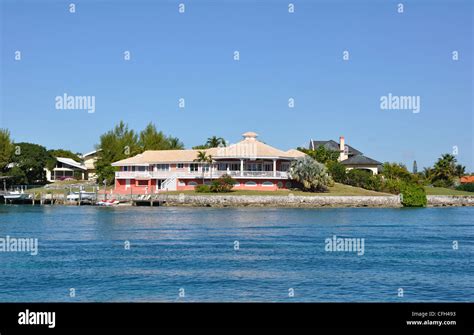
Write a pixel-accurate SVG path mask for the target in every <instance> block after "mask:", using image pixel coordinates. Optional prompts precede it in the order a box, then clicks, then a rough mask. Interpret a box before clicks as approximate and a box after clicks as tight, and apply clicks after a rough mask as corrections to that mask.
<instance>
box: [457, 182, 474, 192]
mask: <svg viewBox="0 0 474 335" xmlns="http://www.w3.org/2000/svg"><path fill="white" fill-rule="evenodd" d="M456 190H458V191H466V192H474V183H466V184H461V185H459V186H458V187H456Z"/></svg>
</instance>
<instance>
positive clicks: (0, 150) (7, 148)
mask: <svg viewBox="0 0 474 335" xmlns="http://www.w3.org/2000/svg"><path fill="white" fill-rule="evenodd" d="M13 148H14V147H13V143H12V141H11V139H10V132H9V131H8V130H7V129H1V128H0V173H1V172H2V171H5V169H6V167H7V165H8V164H9V163H10V162H11V159H12V155H13Z"/></svg>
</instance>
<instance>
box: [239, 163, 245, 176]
mask: <svg viewBox="0 0 474 335" xmlns="http://www.w3.org/2000/svg"><path fill="white" fill-rule="evenodd" d="M240 176H241V177H243V176H244V160H243V159H241V160H240Z"/></svg>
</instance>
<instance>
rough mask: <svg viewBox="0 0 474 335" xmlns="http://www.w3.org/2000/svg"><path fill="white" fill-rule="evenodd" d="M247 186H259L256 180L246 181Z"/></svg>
mask: <svg viewBox="0 0 474 335" xmlns="http://www.w3.org/2000/svg"><path fill="white" fill-rule="evenodd" d="M245 186H257V183H256V182H254V181H248V182H246V183H245Z"/></svg>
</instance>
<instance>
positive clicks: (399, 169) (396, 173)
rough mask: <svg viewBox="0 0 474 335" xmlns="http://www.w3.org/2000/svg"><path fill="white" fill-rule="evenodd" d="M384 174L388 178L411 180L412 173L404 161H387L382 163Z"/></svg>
mask: <svg viewBox="0 0 474 335" xmlns="http://www.w3.org/2000/svg"><path fill="white" fill-rule="evenodd" d="M382 174H383V175H384V177H386V178H388V179H397V180H404V181H411V180H412V175H411V173H410V171H408V169H407V167H406V166H405V165H404V164H402V163H390V162H385V163H384V164H383V165H382Z"/></svg>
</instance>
